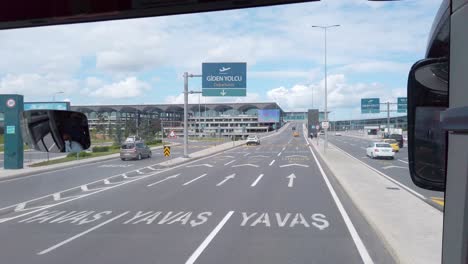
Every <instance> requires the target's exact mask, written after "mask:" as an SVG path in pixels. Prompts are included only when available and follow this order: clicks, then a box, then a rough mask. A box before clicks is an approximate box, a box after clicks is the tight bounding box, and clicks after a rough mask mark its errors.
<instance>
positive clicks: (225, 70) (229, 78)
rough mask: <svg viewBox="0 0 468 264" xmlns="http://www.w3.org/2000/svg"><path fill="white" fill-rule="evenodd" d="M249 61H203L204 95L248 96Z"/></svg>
mask: <svg viewBox="0 0 468 264" xmlns="http://www.w3.org/2000/svg"><path fill="white" fill-rule="evenodd" d="M246 90H247V63H245V62H224V63H208V62H207V63H202V95H203V96H246V93H247V92H246Z"/></svg>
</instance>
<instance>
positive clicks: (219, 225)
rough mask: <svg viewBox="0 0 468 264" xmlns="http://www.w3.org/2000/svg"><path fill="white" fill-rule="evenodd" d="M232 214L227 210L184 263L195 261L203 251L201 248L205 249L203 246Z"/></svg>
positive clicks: (205, 245) (189, 263)
mask: <svg viewBox="0 0 468 264" xmlns="http://www.w3.org/2000/svg"><path fill="white" fill-rule="evenodd" d="M232 214H234V211H229V212H228V213H227V214H226V215H225V216H224V218H223V220H221V222H219V224H218V225H217V226H216V227H215V229H213V231H211V233H210V234H209V235H208V236H207V237H206V238H205V240H204V241H203V242H202V243H201V244H200V246H198V248H197V249H196V250H195V252H193V254H192V256H190V258H189V259H188V260H187V261H186V262H185V264H193V263H195V261H196V260H197V258H198V257H199V256H200V255H201V253H202V252H203V250H205V248H206V247H207V246H208V244H210V242H211V240H213V238H214V237H215V236H216V234H218V232H219V230H221V228H223V226H224V225H225V224H226V222H227V221H228V220H229V218H231V216H232Z"/></svg>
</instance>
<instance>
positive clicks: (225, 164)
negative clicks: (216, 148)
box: [224, 160, 236, 166]
mask: <svg viewBox="0 0 468 264" xmlns="http://www.w3.org/2000/svg"><path fill="white" fill-rule="evenodd" d="M235 161H236V160H231V161H230V162H228V163H224V166H227V165H229V164H231V163H233V162H235Z"/></svg>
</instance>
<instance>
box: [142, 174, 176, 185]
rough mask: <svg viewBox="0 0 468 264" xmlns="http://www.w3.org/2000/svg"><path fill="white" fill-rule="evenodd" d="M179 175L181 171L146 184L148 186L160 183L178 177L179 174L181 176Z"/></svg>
mask: <svg viewBox="0 0 468 264" xmlns="http://www.w3.org/2000/svg"><path fill="white" fill-rule="evenodd" d="M179 175H180V173H178V174H175V175H172V176H168V177H166V178H165V179H162V180H160V181H157V182H153V183H151V184H148V185H146V186H148V187H151V186H153V185H156V184H158V183H161V182H164V181H167V180H169V179H173V178H176V177H177V176H179Z"/></svg>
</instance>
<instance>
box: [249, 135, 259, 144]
mask: <svg viewBox="0 0 468 264" xmlns="http://www.w3.org/2000/svg"><path fill="white" fill-rule="evenodd" d="M246 144H247V145H260V139H259V138H258V137H257V136H249V137H248V138H247V143H246Z"/></svg>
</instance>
